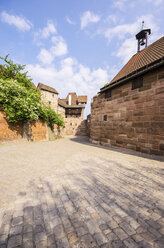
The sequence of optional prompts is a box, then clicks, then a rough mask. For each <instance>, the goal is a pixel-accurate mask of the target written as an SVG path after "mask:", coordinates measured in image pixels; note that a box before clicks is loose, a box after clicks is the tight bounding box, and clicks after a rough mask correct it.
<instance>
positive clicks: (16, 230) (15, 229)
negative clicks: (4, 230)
mask: <svg viewBox="0 0 164 248" xmlns="http://www.w3.org/2000/svg"><path fill="white" fill-rule="evenodd" d="M22 231H23V225H18V226H12V227H11V229H10V233H9V235H10V236H12V235H17V234H21V233H22Z"/></svg>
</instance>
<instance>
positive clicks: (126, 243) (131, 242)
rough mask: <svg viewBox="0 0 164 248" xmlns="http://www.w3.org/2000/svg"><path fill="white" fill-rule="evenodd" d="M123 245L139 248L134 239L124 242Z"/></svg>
mask: <svg viewBox="0 0 164 248" xmlns="http://www.w3.org/2000/svg"><path fill="white" fill-rule="evenodd" d="M123 243H124V244H125V245H126V246H127V247H128V248H139V245H138V244H137V243H136V242H135V241H134V240H133V239H132V238H128V239H125V240H124V241H123Z"/></svg>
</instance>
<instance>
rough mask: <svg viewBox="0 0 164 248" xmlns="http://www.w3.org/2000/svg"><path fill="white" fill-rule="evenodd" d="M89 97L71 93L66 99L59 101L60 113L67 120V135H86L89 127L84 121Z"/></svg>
mask: <svg viewBox="0 0 164 248" xmlns="http://www.w3.org/2000/svg"><path fill="white" fill-rule="evenodd" d="M86 103H87V96H77V94H76V93H75V92H73V93H69V94H68V95H67V97H66V98H65V99H59V102H58V105H59V107H58V113H62V114H63V116H64V120H65V134H66V135H71V134H73V135H86V134H87V126H86V124H87V123H86V120H84V109H85V104H86Z"/></svg>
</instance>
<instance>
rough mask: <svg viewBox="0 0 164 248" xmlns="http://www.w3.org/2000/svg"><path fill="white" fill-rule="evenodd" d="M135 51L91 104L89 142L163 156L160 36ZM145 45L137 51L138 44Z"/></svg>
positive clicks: (141, 40) (143, 40)
mask: <svg viewBox="0 0 164 248" xmlns="http://www.w3.org/2000/svg"><path fill="white" fill-rule="evenodd" d="M149 34H150V29H146V28H144V27H143V28H142V30H141V31H140V32H139V33H138V34H137V35H136V38H137V40H138V53H136V54H135V55H134V56H133V57H132V58H131V59H130V60H129V61H128V63H127V64H126V65H125V66H124V67H123V68H122V69H121V70H120V72H119V73H118V74H117V75H116V76H115V77H114V78H113V79H112V81H111V82H110V83H109V84H108V85H107V86H105V87H103V88H101V89H100V92H99V94H98V95H96V96H95V97H93V100H92V104H91V122H90V138H91V140H92V142H95V143H101V144H106V145H112V146H119V147H124V148H129V149H133V150H136V151H141V152H146V153H151V154H157V155H164V37H162V38H160V39H159V40H157V41H156V42H154V43H153V44H151V45H149V46H147V38H148V35H149ZM142 45H146V48H144V49H143V50H141V46H142Z"/></svg>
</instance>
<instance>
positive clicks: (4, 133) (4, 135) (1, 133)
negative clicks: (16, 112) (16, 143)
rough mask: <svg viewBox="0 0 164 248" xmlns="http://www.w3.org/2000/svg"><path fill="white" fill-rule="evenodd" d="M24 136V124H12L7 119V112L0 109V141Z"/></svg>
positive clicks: (18, 138)
mask: <svg viewBox="0 0 164 248" xmlns="http://www.w3.org/2000/svg"><path fill="white" fill-rule="evenodd" d="M22 137H23V124H22V123H19V124H12V123H8V122H7V120H6V114H5V112H3V111H0V141H9V140H20V139H22Z"/></svg>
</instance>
